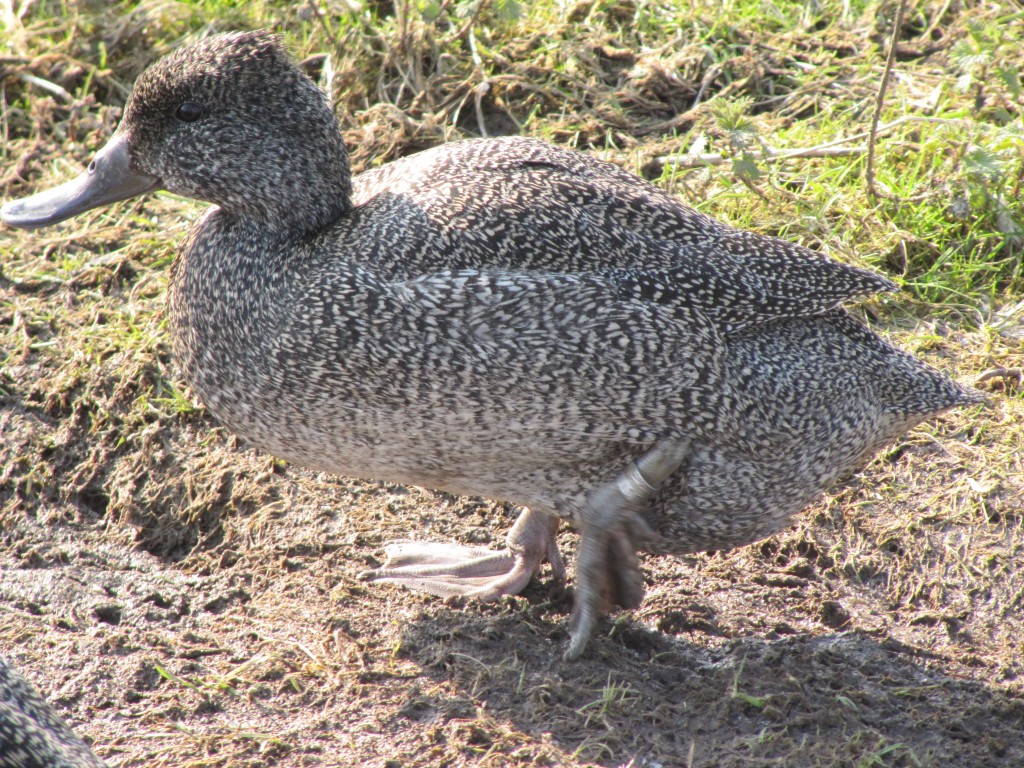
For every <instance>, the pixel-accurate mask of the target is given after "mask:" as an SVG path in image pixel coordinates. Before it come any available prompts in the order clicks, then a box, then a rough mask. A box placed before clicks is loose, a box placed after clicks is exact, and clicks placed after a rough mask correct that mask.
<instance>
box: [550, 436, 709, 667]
mask: <svg viewBox="0 0 1024 768" xmlns="http://www.w3.org/2000/svg"><path fill="white" fill-rule="evenodd" d="M688 450H689V445H688V444H678V443H673V444H663V445H658V446H655V447H654V448H653V449H651V450H650V451H648V452H647V453H645V454H644V455H643V456H641V457H640V458H639V459H637V460H636V461H635V462H634V463H633V464H631V465H630V466H629V467H627V468H626V470H625V471H623V472H622V474H620V475H619V476H618V477H617V478H615V480H613V481H612V482H610V483H607V484H606V485H604V486H601V487H600V488H598V489H597V490H596V491H594V492H593V493H592V494H591V495H590V497H589V498H588V499H587V506H586V509H585V510H584V512H583V516H582V518H583V519H582V524H581V525H580V546H579V552H578V554H577V557H576V573H575V577H574V586H575V595H574V600H573V609H572V615H571V616H570V617H569V645H568V647H567V648H566V650H565V654H564V658H565V660H566V661H572V660H573V659H576V658H578V657H579V655H580V654H581V653H583V649H584V648H585V647H586V645H587V641H588V640H589V639H590V636H591V635H592V634H593V632H594V628H595V627H596V626H597V622H598V620H599V619H600V618H601V617H602V616H604V615H606V614H607V613H608V612H609V611H610V610H611V608H612V606H614V605H619V606H621V607H623V608H636V607H637V606H639V605H640V602H641V601H642V600H643V596H644V581H643V574H642V573H641V572H640V563H639V559H638V558H637V549H638V548H640V547H642V546H644V545H645V544H647V543H650V542H652V541H653V540H654V539H655V537H656V535H655V533H654V531H653V530H652V529H651V527H650V526H649V525H648V524H647V521H646V520H644V518H643V516H642V515H641V514H640V512H641V510H642V509H643V508H644V507H645V506H646V504H647V502H648V501H649V500H650V499H651V498H652V497H653V496H654V495H655V494H656V493H657V492H658V489H659V488H660V487H661V485H662V483H664V482H665V480H667V479H668V478H669V477H670V476H671V475H673V474H674V473H675V472H676V471H677V470H678V469H679V468H680V467H681V466H682V464H683V462H684V461H685V459H686V455H687V453H688Z"/></svg>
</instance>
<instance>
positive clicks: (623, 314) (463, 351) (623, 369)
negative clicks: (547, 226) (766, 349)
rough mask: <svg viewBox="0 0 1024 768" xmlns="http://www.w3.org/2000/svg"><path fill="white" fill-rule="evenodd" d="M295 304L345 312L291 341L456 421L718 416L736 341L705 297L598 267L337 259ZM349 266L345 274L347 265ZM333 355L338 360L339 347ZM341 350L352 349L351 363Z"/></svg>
mask: <svg viewBox="0 0 1024 768" xmlns="http://www.w3.org/2000/svg"><path fill="white" fill-rule="evenodd" d="M338 270H340V271H335V272H334V273H332V274H317V275H313V276H311V279H310V282H309V285H308V287H307V288H306V295H305V296H304V297H302V299H301V301H299V302H297V303H296V306H297V307H299V309H298V310H297V311H300V312H301V307H303V306H318V307H323V308H324V309H323V311H322V312H321V311H319V310H318V314H320V315H322V316H328V317H335V318H337V320H336V322H332V323H330V324H324V325H322V326H320V327H318V328H316V329H314V330H315V335H314V334H311V333H310V331H309V328H308V324H303V323H301V322H297V323H295V324H294V330H292V331H286V333H288V334H289V338H288V339H287V344H286V346H287V347H288V348H289V349H290V350H293V353H294V355H295V357H296V359H302V360H306V361H316V360H317V358H318V357H319V358H323V357H325V356H326V357H327V358H328V359H326V360H323V362H321V363H314V364H316V365H319V366H320V367H321V368H323V369H329V368H331V367H334V366H339V365H342V364H343V365H344V368H345V370H346V376H347V379H348V380H349V381H348V382H347V383H346V386H347V387H349V388H357V389H358V391H356V390H355V389H353V391H352V393H351V397H352V400H353V401H358V402H360V403H362V404H364V405H365V406H366V407H378V408H389V407H390V408H407V407H408V404H410V403H413V404H414V405H415V411H416V416H417V417H418V418H422V419H424V420H425V421H426V422H432V423H436V424H438V425H443V426H444V428H445V429H450V430H453V431H458V430H467V431H469V432H472V431H473V430H477V429H482V430H488V429H493V428H494V427H497V426H500V428H501V429H502V430H503V431H505V430H508V431H511V432H515V431H517V430H518V431H521V432H522V433H523V434H528V433H531V432H533V431H537V430H540V431H542V432H548V433H559V432H561V433H565V434H575V435H580V436H590V437H593V438H595V439H602V440H616V441H623V442H630V441H633V442H637V443H649V442H650V441H652V440H655V439H658V438H660V437H664V436H669V435H683V434H685V435H690V434H692V433H694V431H696V433H698V434H699V433H703V432H705V431H706V430H707V429H710V428H711V427H710V424H711V422H713V421H714V418H715V414H714V407H715V404H716V403H717V402H718V398H720V396H721V386H720V377H721V369H722V366H723V361H722V358H723V355H724V353H725V347H724V344H723V341H722V337H721V334H720V333H719V332H718V330H717V328H716V327H715V324H714V323H712V322H710V321H709V320H708V318H707V317H706V316H705V315H704V314H703V313H702V312H701V311H700V309H699V308H692V307H686V306H683V305H681V304H677V305H674V306H668V305H661V304H657V303H654V302H649V301H645V300H643V299H642V298H638V297H636V296H635V295H634V293H633V289H632V288H631V287H630V286H629V285H627V284H625V283H623V282H622V281H619V280H617V279H614V278H610V277H607V276H600V275H571V274H570V275H560V274H543V273H519V272H510V271H505V270H458V271H442V272H437V273H434V274H431V275H426V276H422V277H418V278H415V279H412V280H399V281H383V280H381V279H380V278H379V277H378V276H377V275H375V274H374V273H372V272H370V271H369V270H364V269H359V268H357V267H354V266H351V265H344V266H339V267H338ZM342 272H344V274H342ZM332 356H335V357H337V358H338V359H337V360H334V359H330V358H331V357H332ZM339 360H343V362H339Z"/></svg>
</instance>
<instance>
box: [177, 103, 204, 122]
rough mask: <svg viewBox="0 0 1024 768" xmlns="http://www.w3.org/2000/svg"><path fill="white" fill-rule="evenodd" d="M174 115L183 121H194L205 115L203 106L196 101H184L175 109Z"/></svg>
mask: <svg viewBox="0 0 1024 768" xmlns="http://www.w3.org/2000/svg"><path fill="white" fill-rule="evenodd" d="M174 116H175V117H176V118H178V119H179V120H181V122H183V123H194V122H195V121H196V120H198V119H199V118H200V117H202V116H203V108H202V107H201V106H199V105H198V104H196V103H195V102H194V101H184V102H182V103H181V105H180V106H179V107H178V108H177V109H176V110H175V111H174Z"/></svg>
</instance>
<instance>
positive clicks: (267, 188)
mask: <svg viewBox="0 0 1024 768" xmlns="http://www.w3.org/2000/svg"><path fill="white" fill-rule="evenodd" d="M157 189H167V190H170V191H171V192H174V193H176V194H180V195H184V196H187V197H194V198H197V199H200V200H206V201H209V202H212V203H216V204H218V205H219V206H221V207H222V208H223V209H224V210H225V211H226V212H228V213H230V214H234V215H238V216H243V217H249V218H251V219H254V220H256V221H259V222H262V223H264V224H266V225H268V226H273V227H276V228H281V229H289V230H297V231H301V232H314V231H318V230H319V229H322V228H323V227H324V226H326V225H327V224H329V223H331V222H332V221H334V220H335V219H336V218H337V217H338V216H339V215H341V214H342V213H343V212H344V211H345V210H346V209H347V208H348V206H349V195H350V176H349V168H348V158H347V155H346V153H345V149H344V145H343V144H342V141H341V136H340V133H339V128H338V122H337V120H336V118H335V117H334V114H333V113H332V111H331V109H330V107H329V105H328V103H327V99H326V97H325V95H324V94H323V93H322V92H321V91H320V89H319V88H317V87H316V85H315V84H314V83H313V82H312V81H311V80H310V79H309V78H308V77H306V76H305V75H304V74H303V73H302V71H301V70H300V69H299V68H298V66H297V65H296V64H295V63H294V62H293V61H292V60H291V58H290V57H289V56H288V54H287V52H286V51H285V50H284V49H283V47H282V45H281V43H280V42H279V40H278V39H277V37H276V36H274V35H272V34H269V33H267V32H236V33H230V34H225V35H217V36H215V37H210V38H207V39H205V40H202V41H200V42H198V43H195V44H193V45H188V46H183V47H181V48H178V49H177V50H175V51H174V52H173V53H171V54H170V55H168V56H166V57H165V58H163V59H161V60H159V61H158V62H156V63H155V64H154V65H152V66H151V67H150V68H149V69H147V70H146V71H145V72H143V73H142V75H141V76H140V77H139V79H138V80H137V81H136V83H135V87H134V88H133V89H132V93H131V96H130V97H129V98H128V103H127V104H126V105H125V110H124V116H123V118H122V119H121V123H120V125H119V126H118V128H117V130H116V131H115V133H114V135H113V136H112V137H111V139H110V141H109V142H108V143H107V145H106V146H104V147H103V149H101V150H100V151H99V152H97V153H96V156H95V157H94V158H93V160H92V162H91V163H89V167H88V169H87V170H86V171H85V172H84V173H83V174H82V175H80V176H79V177H78V178H76V179H73V180H71V181H69V182H67V183H66V184H62V185H61V186H59V187H56V188H54V189H51V190H48V191H46V192H41V193H39V194H37V195H33V196H32V197H27V198H24V199H21V200H15V201H13V202H10V203H8V204H6V205H5V206H3V208H2V209H0V218H2V219H3V220H4V221H5V222H6V223H8V224H10V225H12V226H16V227H22V228H26V229H32V228H36V227H43V226H47V225H49V224H55V223H57V222H59V221H63V220H64V219H67V218H70V217H71V216H75V215H76V214H79V213H82V212H83V211H86V210H89V209H90V208H95V207H97V206H101V205H106V204H109V203H113V202H117V201H118V200H125V199H127V198H130V197H134V196H136V195H141V194H144V193H146V192H151V191H154V190H157Z"/></svg>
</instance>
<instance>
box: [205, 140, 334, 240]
mask: <svg viewBox="0 0 1024 768" xmlns="http://www.w3.org/2000/svg"><path fill="white" fill-rule="evenodd" d="M321 146H323V145H321ZM325 149H326V151H320V152H317V153H316V154H315V156H314V154H313V153H307V152H301V151H300V152H296V153H295V154H294V155H293V156H292V157H289V158H288V159H287V161H286V162H283V163H281V164H280V165H279V166H278V168H277V169H276V170H277V173H275V174H273V175H272V176H271V177H270V178H268V179H267V180H266V183H264V184H262V185H261V188H260V189H258V190H253V189H251V188H247V189H243V190H239V192H240V194H239V195H238V196H237V199H234V200H225V201H217V202H219V203H220V204H221V206H222V207H223V208H224V209H225V210H226V211H229V212H231V213H232V214H235V215H237V216H239V217H240V218H243V219H249V220H250V222H251V224H252V225H254V226H257V227H260V228H265V229H267V230H269V231H272V232H275V233H277V234H279V235H291V236H292V237H295V238H305V237H308V236H311V235H315V234H317V233H318V232H321V231H323V230H324V229H325V228H326V227H328V226H329V225H331V224H333V223H334V222H335V221H337V220H338V219H339V218H341V217H342V216H344V215H345V214H346V213H347V212H348V211H349V210H351V208H352V177H351V172H350V170H349V163H348V154H347V153H346V152H345V147H344V145H343V144H342V141H341V137H340V136H337V137H336V142H333V143H332V144H331V145H330V146H329V148H325Z"/></svg>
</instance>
